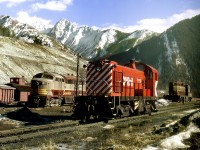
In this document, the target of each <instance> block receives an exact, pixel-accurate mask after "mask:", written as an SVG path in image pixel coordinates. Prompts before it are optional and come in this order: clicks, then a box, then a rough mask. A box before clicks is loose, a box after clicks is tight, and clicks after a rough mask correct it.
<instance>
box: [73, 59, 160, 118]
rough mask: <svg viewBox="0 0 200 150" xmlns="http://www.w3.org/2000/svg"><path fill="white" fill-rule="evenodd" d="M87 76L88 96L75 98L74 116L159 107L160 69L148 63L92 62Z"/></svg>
mask: <svg viewBox="0 0 200 150" xmlns="http://www.w3.org/2000/svg"><path fill="white" fill-rule="evenodd" d="M86 78H87V79H86V82H87V83H86V89H87V96H81V97H76V98H75V102H76V106H75V111H74V115H75V116H78V117H81V118H90V116H91V115H92V116H94V117H113V116H128V115H132V114H135V113H138V112H144V111H147V109H148V108H149V109H153V110H155V109H156V108H155V101H156V98H157V91H156V87H157V83H158V71H157V70H156V69H155V68H153V67H151V66H149V65H146V64H144V63H140V62H135V61H134V60H131V61H130V62H129V63H127V64H125V65H124V66H122V65H118V63H117V62H114V61H95V62H90V63H89V64H88V66H87V77H86ZM80 114H81V115H80Z"/></svg>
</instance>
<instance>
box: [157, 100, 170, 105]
mask: <svg viewBox="0 0 200 150" xmlns="http://www.w3.org/2000/svg"><path fill="white" fill-rule="evenodd" d="M170 103H171V102H170V101H169V100H166V99H158V100H157V102H156V105H157V106H168V105H169V104H170Z"/></svg>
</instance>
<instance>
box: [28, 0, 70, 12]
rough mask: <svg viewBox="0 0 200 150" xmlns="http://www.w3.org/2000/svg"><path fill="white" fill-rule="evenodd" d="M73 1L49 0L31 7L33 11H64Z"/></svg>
mask: <svg viewBox="0 0 200 150" xmlns="http://www.w3.org/2000/svg"><path fill="white" fill-rule="evenodd" d="M72 2H73V0H51V1H47V2H46V3H35V4H33V5H32V8H33V9H34V10H36V11H37V10H39V9H47V10H53V11H64V10H66V9H67V7H68V6H69V5H71V4H72Z"/></svg>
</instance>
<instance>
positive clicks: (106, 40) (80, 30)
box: [48, 19, 155, 60]
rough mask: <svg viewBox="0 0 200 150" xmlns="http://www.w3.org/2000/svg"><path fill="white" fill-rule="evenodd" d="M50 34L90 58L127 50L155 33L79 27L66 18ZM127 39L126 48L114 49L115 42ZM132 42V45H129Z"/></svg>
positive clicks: (122, 41)
mask: <svg viewBox="0 0 200 150" xmlns="http://www.w3.org/2000/svg"><path fill="white" fill-rule="evenodd" d="M48 34H49V35H51V36H53V37H54V38H56V39H57V40H59V41H60V42H61V43H63V44H64V45H66V46H67V47H69V48H70V49H72V50H73V51H74V52H76V53H80V54H81V56H83V57H84V58H86V59H89V60H90V59H95V58H99V57H105V56H106V55H111V54H115V53H118V52H121V51H125V50H127V49H129V48H132V47H134V46H136V45H137V44H138V43H140V42H142V41H144V40H146V39H148V38H149V37H152V36H153V35H155V33H154V32H151V31H148V30H142V31H135V32H134V33H123V32H120V31H118V30H115V29H108V30H98V29H93V28H91V27H88V26H81V27H79V26H77V25H76V24H72V23H70V22H69V21H67V20H66V19H62V20H60V21H59V22H57V24H56V25H55V26H54V27H53V28H52V30H51V31H50V32H49V33H48ZM133 39H134V40H133ZM127 41H128V42H129V45H128V47H127V46H126V47H125V48H126V49H125V48H121V49H120V50H117V49H114V50H113V47H112V45H113V44H117V43H121V44H123V43H125V42H127ZM130 41H131V42H130ZM130 43H131V47H129V46H130Z"/></svg>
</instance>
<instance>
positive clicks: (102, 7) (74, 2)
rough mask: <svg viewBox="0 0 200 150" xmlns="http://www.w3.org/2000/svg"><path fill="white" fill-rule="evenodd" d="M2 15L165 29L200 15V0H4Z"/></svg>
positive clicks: (28, 19)
mask: <svg viewBox="0 0 200 150" xmlns="http://www.w3.org/2000/svg"><path fill="white" fill-rule="evenodd" d="M0 8H1V10H0V12H1V13H0V15H9V16H11V17H13V18H15V19H17V20H19V21H21V22H24V23H29V24H31V25H34V24H36V23H38V22H42V23H43V24H46V26H52V25H54V24H55V23H56V22H57V21H59V20H60V19H62V18H65V19H67V20H69V21H70V22H73V23H75V24H77V25H78V26H81V25H88V26H90V27H96V28H100V29H102V28H110V27H112V28H116V29H119V30H123V31H125V32H131V31H134V30H138V29H150V30H153V31H156V32H163V31H164V30H166V29H167V28H169V27H170V26H172V25H174V24H175V23H177V22H178V21H181V20H183V19H186V18H191V17H193V16H195V15H197V14H200V0H0Z"/></svg>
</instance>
